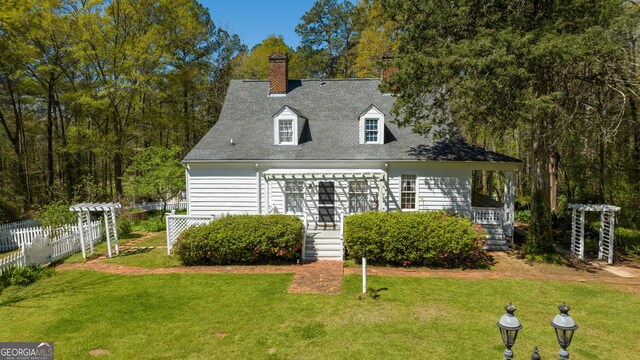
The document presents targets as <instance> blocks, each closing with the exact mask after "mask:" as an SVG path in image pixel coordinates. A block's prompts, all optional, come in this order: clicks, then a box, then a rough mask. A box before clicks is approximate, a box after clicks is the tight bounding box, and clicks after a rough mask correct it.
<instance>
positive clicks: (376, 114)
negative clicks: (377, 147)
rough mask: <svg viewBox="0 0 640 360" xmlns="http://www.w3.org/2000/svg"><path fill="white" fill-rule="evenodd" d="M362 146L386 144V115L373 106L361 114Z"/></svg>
mask: <svg viewBox="0 0 640 360" xmlns="http://www.w3.org/2000/svg"><path fill="white" fill-rule="evenodd" d="M360 144H384V114H383V113H382V111H380V110H378V109H377V108H376V107H375V106H373V105H371V106H369V107H368V108H367V109H366V110H365V111H364V112H363V113H362V114H360Z"/></svg>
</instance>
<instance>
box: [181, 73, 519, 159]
mask: <svg viewBox="0 0 640 360" xmlns="http://www.w3.org/2000/svg"><path fill="white" fill-rule="evenodd" d="M379 84H380V80H379V79H345V80H322V81H321V80H291V81H289V91H288V93H287V96H268V94H269V82H268V81H249V80H233V81H231V84H230V86H229V90H228V92H227V97H226V99H225V102H224V106H223V108H222V113H221V114H220V119H219V120H218V122H217V123H216V125H214V126H213V127H212V128H211V129H210V130H209V132H208V133H207V134H206V135H205V136H204V137H203V138H202V140H200V142H198V144H197V145H196V146H195V147H194V148H193V149H192V150H191V151H190V152H189V153H188V154H187V156H186V157H185V159H184V161H185V162H189V161H198V160H446V161H493V162H518V161H519V160H517V159H514V158H512V157H509V156H506V155H502V154H498V153H495V152H491V151H487V150H484V149H482V148H480V147H477V146H473V145H470V144H468V143H466V142H464V141H463V140H461V139H456V140H453V141H451V140H449V141H438V142H434V141H433V139H432V137H431V136H428V137H423V136H421V135H418V134H414V133H413V132H412V131H411V129H410V128H407V127H402V128H399V127H398V126H396V125H395V124H393V123H392V121H391V120H392V119H393V118H394V117H393V115H391V107H392V106H393V102H394V97H392V96H390V95H386V94H382V93H381V92H380V91H379V90H378V85H379ZM285 105H286V106H289V108H293V109H296V111H298V112H300V113H302V114H304V115H305V117H306V118H307V119H308V120H307V126H305V129H304V130H303V133H302V137H301V139H300V144H299V145H274V144H273V114H275V113H277V112H278V110H279V109H281V108H282V107H283V106H285ZM371 105H374V106H375V107H376V108H377V109H378V110H380V111H382V112H383V113H384V114H385V126H386V129H385V144H359V133H358V131H359V129H358V119H359V117H360V114H361V113H362V112H363V111H365V110H366V109H367V108H368V107H369V106H371ZM231 139H233V142H234V145H232V144H231Z"/></svg>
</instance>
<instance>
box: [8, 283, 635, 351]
mask: <svg viewBox="0 0 640 360" xmlns="http://www.w3.org/2000/svg"><path fill="white" fill-rule="evenodd" d="M292 277H293V276H292V275H211V274H190V275H184V274H169V275H142V276H123V275H110V274H103V273H97V272H89V271H60V272H58V273H57V274H56V275H55V276H54V277H52V278H47V279H44V280H41V281H39V282H38V283H36V284H34V285H31V286H28V287H25V288H9V289H6V290H5V291H4V292H3V293H2V294H1V295H0V302H1V304H2V305H1V306H0V319H2V326H1V327H0V339H2V341H55V351H56V358H60V359H81V358H89V357H90V356H89V355H88V354H89V351H91V350H93V349H97V348H100V349H107V350H109V351H110V356H107V357H108V358H113V359H131V358H136V359H213V358H219V359H227V358H239V359H247V358H252V359H253V358H258V359H261V358H264V359H269V358H273V359H291V358H309V359H310V358H313V359H334V358H344V359H352V358H366V359H383V358H397V359H405V358H415V359H500V358H501V357H502V351H503V347H502V345H501V342H500V339H499V335H498V330H497V328H496V325H495V324H496V322H497V320H498V318H499V317H500V316H501V315H502V313H503V309H502V307H503V305H504V304H505V303H506V302H508V301H513V302H514V304H515V305H517V306H518V308H519V309H518V311H517V312H516V314H517V315H518V316H519V317H520V319H521V321H522V322H523V324H524V329H523V331H522V332H521V335H519V336H518V343H517V344H516V346H515V348H514V351H515V352H516V356H517V358H518V359H525V358H529V356H530V354H531V350H532V348H533V346H534V345H538V346H540V348H541V350H542V357H543V358H546V359H555V358H557V356H556V353H557V350H558V346H557V343H556V341H555V335H554V334H553V331H552V329H551V327H550V326H549V321H550V320H551V319H552V317H553V316H554V314H555V312H556V305H557V304H558V303H559V302H562V301H566V302H567V303H568V304H570V305H571V306H572V307H573V310H572V311H571V314H572V315H573V317H574V318H575V319H576V321H577V322H578V324H579V325H580V329H579V330H578V332H577V334H576V336H575V338H574V343H573V345H572V346H571V348H570V351H571V356H572V357H571V358H572V359H631V358H634V357H635V356H637V354H639V353H640V325H639V324H640V298H638V297H636V296H634V295H632V294H628V293H624V292H619V291H615V290H611V289H608V288H605V287H603V286H598V285H584V284H569V283H555V282H550V281H524V280H474V281H467V280H453V279H440V278H403V277H370V283H371V284H372V285H373V286H375V287H377V288H382V287H384V288H388V289H387V290H384V291H381V293H382V298H381V299H380V300H371V299H366V300H359V299H358V292H359V289H360V277H359V276H347V277H345V281H344V288H343V291H342V293H341V294H340V295H308V294H305V295H294V294H288V293H287V288H288V287H289V285H290V282H291V279H292Z"/></svg>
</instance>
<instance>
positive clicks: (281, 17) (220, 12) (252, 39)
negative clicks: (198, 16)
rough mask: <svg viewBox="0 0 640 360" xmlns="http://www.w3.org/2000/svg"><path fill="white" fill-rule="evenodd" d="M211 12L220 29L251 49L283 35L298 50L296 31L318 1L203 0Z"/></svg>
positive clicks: (298, 41) (288, 43)
mask: <svg viewBox="0 0 640 360" xmlns="http://www.w3.org/2000/svg"><path fill="white" fill-rule="evenodd" d="M199 1H200V3H201V4H203V5H204V6H205V7H207V8H208V9H209V13H210V14H211V19H212V20H213V22H214V23H215V24H216V25H217V26H218V27H221V28H223V29H225V30H227V31H228V32H230V33H235V34H238V36H240V39H241V40H242V42H244V43H245V44H246V45H247V46H248V47H249V49H251V47H253V46H254V45H256V44H258V43H260V42H261V41H262V40H264V39H265V38H266V37H267V36H269V35H272V34H276V35H282V36H283V37H284V41H285V42H286V43H287V45H289V46H290V47H292V48H293V49H295V48H296V47H297V46H298V44H299V43H300V39H299V38H298V35H297V34H296V32H295V28H296V25H298V23H299V22H300V17H301V16H302V15H303V14H304V13H305V12H307V11H308V10H309V9H311V6H312V5H313V3H314V2H315V1H314V0H199Z"/></svg>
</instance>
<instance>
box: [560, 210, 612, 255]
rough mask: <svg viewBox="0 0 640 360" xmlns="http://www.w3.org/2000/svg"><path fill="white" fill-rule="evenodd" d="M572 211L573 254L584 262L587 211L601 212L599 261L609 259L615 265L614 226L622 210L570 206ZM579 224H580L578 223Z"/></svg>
mask: <svg viewBox="0 0 640 360" xmlns="http://www.w3.org/2000/svg"><path fill="white" fill-rule="evenodd" d="M568 207H569V209H571V211H572V213H571V253H572V254H573V255H575V256H577V257H578V258H580V260H582V261H584V219H585V212H586V211H599V212H600V241H599V243H598V260H601V259H603V258H605V257H606V258H607V261H608V263H609V264H613V242H614V231H613V230H614V226H615V222H616V215H615V213H616V211H620V208H619V207H617V206H613V205H606V204H602V205H585V204H569V206H568ZM578 222H579V223H578Z"/></svg>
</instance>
